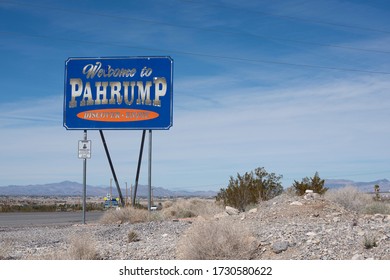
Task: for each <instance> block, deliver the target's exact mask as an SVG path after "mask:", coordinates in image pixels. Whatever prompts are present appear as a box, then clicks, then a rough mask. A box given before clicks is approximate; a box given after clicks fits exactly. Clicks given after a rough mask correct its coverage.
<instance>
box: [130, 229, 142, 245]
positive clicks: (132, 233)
mask: <svg viewBox="0 0 390 280" xmlns="http://www.w3.org/2000/svg"><path fill="white" fill-rule="evenodd" d="M139 240H140V239H139V236H138V233H136V232H135V231H130V232H129V233H128V234H127V242H128V243H131V242H137V241H139Z"/></svg>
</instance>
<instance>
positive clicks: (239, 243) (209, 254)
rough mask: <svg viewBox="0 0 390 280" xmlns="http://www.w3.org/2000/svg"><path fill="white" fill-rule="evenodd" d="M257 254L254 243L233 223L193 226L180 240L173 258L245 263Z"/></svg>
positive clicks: (208, 222) (226, 221) (255, 243)
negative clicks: (175, 255)
mask: <svg viewBox="0 0 390 280" xmlns="http://www.w3.org/2000/svg"><path fill="white" fill-rule="evenodd" d="M256 250H257V242H256V239H255V238H254V237H253V236H252V234H250V233H249V231H248V230H246V229H245V228H243V227H242V225H240V224H237V223H235V222H233V221H228V220H211V221H201V222H197V223H194V224H193V225H192V227H191V228H190V229H189V230H188V231H187V232H186V234H185V235H184V236H183V237H182V238H181V239H180V241H179V243H178V247H177V258H178V259H182V260H249V259H251V258H252V257H253V256H254V254H255V252H256Z"/></svg>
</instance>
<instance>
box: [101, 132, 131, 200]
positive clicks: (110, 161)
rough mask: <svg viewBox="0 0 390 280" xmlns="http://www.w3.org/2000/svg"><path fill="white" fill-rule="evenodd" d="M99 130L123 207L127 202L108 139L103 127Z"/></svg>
mask: <svg viewBox="0 0 390 280" xmlns="http://www.w3.org/2000/svg"><path fill="white" fill-rule="evenodd" d="M99 132H100V137H101V138H102V142H103V146H104V150H105V151H106V155H107V159H108V163H109V164H110V168H111V173H112V176H113V177H114V181H115V184H116V189H117V191H118V195H119V198H120V200H121V205H122V207H125V202H124V199H123V195H122V191H121V188H120V187H119V182H118V178H117V177H116V173H115V169H114V165H113V164H112V160H111V156H110V152H109V151H108V147H107V143H106V139H105V138H104V134H103V131H102V130H101V129H100V130H99Z"/></svg>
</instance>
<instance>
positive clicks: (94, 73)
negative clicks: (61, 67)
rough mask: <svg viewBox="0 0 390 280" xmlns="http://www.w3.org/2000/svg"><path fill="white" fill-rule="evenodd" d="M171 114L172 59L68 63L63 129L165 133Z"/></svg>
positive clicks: (157, 58) (132, 58)
mask: <svg viewBox="0 0 390 280" xmlns="http://www.w3.org/2000/svg"><path fill="white" fill-rule="evenodd" d="M172 112H173V60H172V59H171V58H170V57H111V58H110V57H101V58H69V59H68V60H67V61H66V63H65V98H64V127H65V128H66V129H83V130H88V129H169V128H170V127H171V126H172Z"/></svg>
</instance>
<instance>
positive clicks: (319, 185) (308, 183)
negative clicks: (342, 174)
mask: <svg viewBox="0 0 390 280" xmlns="http://www.w3.org/2000/svg"><path fill="white" fill-rule="evenodd" d="M324 184H325V180H322V179H321V178H320V176H319V175H318V172H316V173H315V174H314V177H312V178H308V177H306V178H303V179H302V181H301V182H298V181H295V180H294V184H293V188H294V189H295V193H296V194H297V195H299V196H302V195H304V194H305V192H306V190H312V191H313V192H315V193H318V194H324V193H326V191H327V190H328V188H325V187H324Z"/></svg>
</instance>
